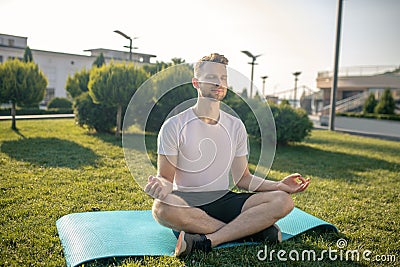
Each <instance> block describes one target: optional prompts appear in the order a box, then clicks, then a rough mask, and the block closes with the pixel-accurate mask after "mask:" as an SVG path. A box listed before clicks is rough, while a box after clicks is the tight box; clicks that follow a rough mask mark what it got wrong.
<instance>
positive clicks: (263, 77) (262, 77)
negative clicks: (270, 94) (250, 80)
mask: <svg viewBox="0 0 400 267" xmlns="http://www.w3.org/2000/svg"><path fill="white" fill-rule="evenodd" d="M267 78H268V76H261V79H262V81H263V89H262V90H263V91H262V92H263V96H264V98H265V79H267Z"/></svg>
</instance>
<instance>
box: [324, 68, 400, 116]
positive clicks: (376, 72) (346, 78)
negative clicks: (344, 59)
mask: <svg viewBox="0 0 400 267" xmlns="http://www.w3.org/2000/svg"><path fill="white" fill-rule="evenodd" d="M332 80H333V73H332V72H329V71H324V72H319V73H318V77H317V87H318V88H319V89H320V90H321V95H322V106H323V108H322V110H328V109H329V107H328V106H329V105H330V98H331V88H332V84H333V82H332ZM385 89H390V90H391V92H392V95H393V97H394V99H395V100H397V101H399V100H400V66H367V67H351V68H343V69H341V70H340V71H339V73H338V83H337V94H336V100H337V103H336V112H346V111H360V110H361V108H362V106H363V104H364V102H365V100H366V99H367V97H368V95H369V94H370V93H373V94H375V97H376V98H377V99H378V98H379V97H380V95H381V94H382V93H383V91H384V90H385ZM320 111H321V110H320Z"/></svg>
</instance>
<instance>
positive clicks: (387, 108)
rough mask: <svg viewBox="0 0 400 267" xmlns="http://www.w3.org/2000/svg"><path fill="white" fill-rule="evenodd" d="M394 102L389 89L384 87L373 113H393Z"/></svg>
mask: <svg viewBox="0 0 400 267" xmlns="http://www.w3.org/2000/svg"><path fill="white" fill-rule="evenodd" d="M395 108H396V103H395V102H394V99H393V96H392V93H391V92H390V89H386V90H385V91H384V92H383V94H382V96H381V98H380V99H379V102H378V105H376V107H375V110H374V111H375V113H378V114H394V110H395Z"/></svg>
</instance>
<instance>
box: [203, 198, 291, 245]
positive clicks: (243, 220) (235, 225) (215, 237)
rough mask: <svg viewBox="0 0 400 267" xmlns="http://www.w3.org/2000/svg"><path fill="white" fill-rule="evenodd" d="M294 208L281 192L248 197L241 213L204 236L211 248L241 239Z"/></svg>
mask: <svg viewBox="0 0 400 267" xmlns="http://www.w3.org/2000/svg"><path fill="white" fill-rule="evenodd" d="M293 207H294V204H293V200H292V198H291V197H290V195H289V194H287V193H285V192H283V191H273V192H260V193H256V194H254V195H252V196H250V197H249V198H248V199H247V200H246V202H245V203H244V205H243V207H242V212H241V214H240V215H238V216H237V217H236V218H235V219H234V220H233V221H231V222H230V223H228V224H226V225H224V226H222V227H221V228H217V227H216V228H217V230H216V231H215V232H212V233H211V234H206V237H207V238H208V239H209V240H211V244H212V246H213V247H215V246H217V245H219V244H222V243H225V242H229V241H233V240H236V239H239V238H243V237H246V236H249V235H252V234H254V233H257V232H259V231H261V230H263V229H266V228H268V227H269V226H271V225H273V224H274V223H275V222H276V221H278V220H279V219H280V218H283V217H284V216H286V215H287V214H288V213H289V212H290V211H291V210H292V209H293ZM210 230H212V229H210Z"/></svg>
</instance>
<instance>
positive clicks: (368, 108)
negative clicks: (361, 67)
mask: <svg viewBox="0 0 400 267" xmlns="http://www.w3.org/2000/svg"><path fill="white" fill-rule="evenodd" d="M377 104H378V101H376V99H375V96H374V94H373V93H371V94H369V96H368V98H367V100H365V103H364V106H363V113H365V114H366V113H374V109H375V107H376V105H377Z"/></svg>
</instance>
